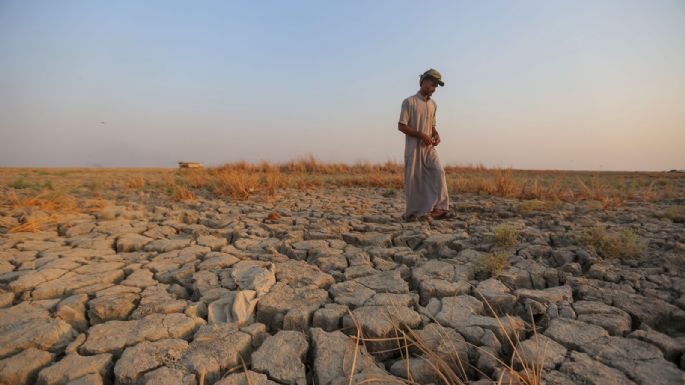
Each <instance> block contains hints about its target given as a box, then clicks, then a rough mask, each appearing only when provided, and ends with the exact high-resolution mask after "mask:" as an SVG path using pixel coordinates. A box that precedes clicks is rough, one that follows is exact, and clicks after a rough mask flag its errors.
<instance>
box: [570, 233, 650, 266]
mask: <svg viewBox="0 0 685 385" xmlns="http://www.w3.org/2000/svg"><path fill="white" fill-rule="evenodd" d="M577 240H578V242H579V243H580V244H586V245H590V246H593V247H594V248H595V250H597V253H598V254H599V255H601V256H603V257H605V258H630V257H638V256H640V255H641V254H643V253H644V252H645V251H646V250H647V244H646V242H645V241H643V240H642V239H641V238H640V236H639V235H637V234H636V233H635V232H634V231H633V230H631V229H622V230H620V231H619V232H608V231H607V230H606V228H605V227H604V226H595V227H593V228H591V229H590V230H588V231H586V232H585V233H583V234H581V235H579V236H578V237H577Z"/></svg>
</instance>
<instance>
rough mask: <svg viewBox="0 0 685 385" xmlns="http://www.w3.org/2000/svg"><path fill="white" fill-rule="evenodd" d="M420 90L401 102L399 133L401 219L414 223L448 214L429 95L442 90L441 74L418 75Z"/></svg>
mask: <svg viewBox="0 0 685 385" xmlns="http://www.w3.org/2000/svg"><path fill="white" fill-rule="evenodd" d="M419 85H420V89H419V92H417V93H416V95H412V96H410V97H408V98H406V99H404V101H402V111H401V113H400V121H399V123H398V129H399V130H400V131H402V132H403V133H404V134H405V136H406V139H405V145H404V193H405V196H406V199H407V208H406V210H405V213H404V218H405V219H407V220H413V219H416V218H421V217H425V216H427V215H429V216H430V217H431V218H434V219H443V218H446V217H447V216H448V213H449V204H450V201H449V195H448V194H447V181H446V179H445V170H444V169H443V167H442V164H441V163H440V158H439V157H438V152H437V150H436V149H435V147H436V146H437V145H438V144H440V135H439V134H438V131H437V130H436V129H435V111H436V109H437V104H436V103H435V101H433V99H431V95H433V92H435V89H436V88H437V87H438V85H439V86H441V87H442V86H444V85H445V83H444V82H443V81H442V75H441V74H440V72H438V71H436V70H434V69H429V70H428V71H426V72H424V73H423V75H421V78H420V80H419Z"/></svg>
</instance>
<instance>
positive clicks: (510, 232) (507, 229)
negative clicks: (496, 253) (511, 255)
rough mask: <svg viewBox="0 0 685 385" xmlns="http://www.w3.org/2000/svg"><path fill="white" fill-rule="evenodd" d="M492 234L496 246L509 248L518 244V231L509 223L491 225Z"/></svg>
mask: <svg viewBox="0 0 685 385" xmlns="http://www.w3.org/2000/svg"><path fill="white" fill-rule="evenodd" d="M492 235H493V238H494V240H495V244H496V245H497V246H498V247H502V248H510V247H515V246H516V245H517V244H518V236H519V231H518V230H517V229H516V228H515V227H514V226H512V225H510V224H506V223H502V224H499V225H497V226H493V228H492Z"/></svg>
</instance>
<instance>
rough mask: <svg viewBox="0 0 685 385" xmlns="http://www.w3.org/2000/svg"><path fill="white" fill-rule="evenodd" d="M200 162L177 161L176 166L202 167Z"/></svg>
mask: <svg viewBox="0 0 685 385" xmlns="http://www.w3.org/2000/svg"><path fill="white" fill-rule="evenodd" d="M203 167H204V166H203V165H202V163H193V162H178V168H203Z"/></svg>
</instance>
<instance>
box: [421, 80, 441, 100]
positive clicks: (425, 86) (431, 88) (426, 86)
mask: <svg viewBox="0 0 685 385" xmlns="http://www.w3.org/2000/svg"><path fill="white" fill-rule="evenodd" d="M436 88H438V83H436V82H434V81H433V80H432V79H424V80H423V82H422V83H421V93H422V94H424V95H426V96H432V95H433V92H435V89H436Z"/></svg>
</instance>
